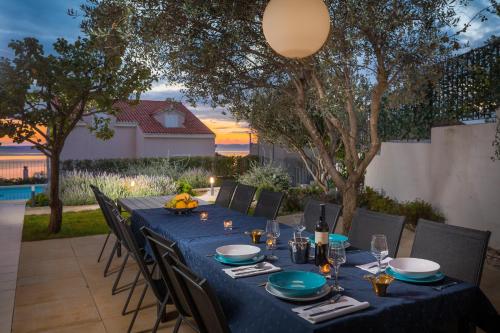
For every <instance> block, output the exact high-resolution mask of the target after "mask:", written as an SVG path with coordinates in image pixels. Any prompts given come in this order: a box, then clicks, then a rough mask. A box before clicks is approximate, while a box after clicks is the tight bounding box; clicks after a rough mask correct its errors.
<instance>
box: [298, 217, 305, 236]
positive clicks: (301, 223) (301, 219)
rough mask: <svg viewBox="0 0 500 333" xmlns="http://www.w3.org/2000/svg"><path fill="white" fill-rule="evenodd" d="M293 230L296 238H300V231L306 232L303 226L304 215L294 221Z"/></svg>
mask: <svg viewBox="0 0 500 333" xmlns="http://www.w3.org/2000/svg"><path fill="white" fill-rule="evenodd" d="M295 230H296V231H297V235H298V236H297V237H298V238H301V237H302V231H304V230H306V226H305V224H304V215H301V216H300V219H298V220H296V221H295Z"/></svg>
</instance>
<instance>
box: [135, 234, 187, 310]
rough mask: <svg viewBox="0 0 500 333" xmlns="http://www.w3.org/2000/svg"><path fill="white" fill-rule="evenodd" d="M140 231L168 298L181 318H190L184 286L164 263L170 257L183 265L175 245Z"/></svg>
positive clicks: (157, 236)
mask: <svg viewBox="0 0 500 333" xmlns="http://www.w3.org/2000/svg"><path fill="white" fill-rule="evenodd" d="M141 231H142V233H143V234H144V237H146V240H147V242H148V244H149V245H150V246H151V250H152V252H153V257H154V259H155V262H156V263H157V265H158V269H159V271H160V275H161V277H162V279H163V281H164V283H165V285H166V286H167V287H168V290H169V292H170V296H171V297H172V301H173V302H174V305H175V307H176V309H177V311H178V312H179V313H180V314H181V315H182V316H192V313H191V305H190V303H189V300H188V298H186V295H185V294H186V290H185V288H184V286H183V285H182V284H180V283H179V281H178V279H177V277H176V276H175V272H174V271H173V270H172V267H171V265H169V264H167V262H166V258H167V256H171V257H173V258H176V259H178V260H179V261H180V262H182V263H184V260H183V259H182V255H181V253H180V251H179V249H178V247H177V244H176V243H175V242H171V241H169V240H167V239H165V238H163V237H162V236H161V235H159V234H157V233H155V232H154V231H152V230H151V229H148V228H146V227H142V228H141Z"/></svg>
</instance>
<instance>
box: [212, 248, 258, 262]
mask: <svg viewBox="0 0 500 333" xmlns="http://www.w3.org/2000/svg"><path fill="white" fill-rule="evenodd" d="M215 252H216V253H217V254H218V255H220V256H222V257H225V258H228V259H230V260H233V261H243V260H248V259H252V258H253V257H255V256H257V255H258V254H259V253H260V248H258V247H257V246H253V245H225V246H221V247H218V248H217V249H216V250H215Z"/></svg>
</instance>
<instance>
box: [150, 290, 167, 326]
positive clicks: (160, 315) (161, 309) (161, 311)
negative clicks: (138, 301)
mask: <svg viewBox="0 0 500 333" xmlns="http://www.w3.org/2000/svg"><path fill="white" fill-rule="evenodd" d="M167 300H168V297H167V298H165V300H164V301H163V302H162V303H161V304H160V306H159V308H158V315H157V318H156V322H155V326H154V327H153V330H152V331H151V333H156V331H157V330H158V326H160V322H161V321H162V318H163V317H164V315H163V314H164V312H165V307H166V305H167Z"/></svg>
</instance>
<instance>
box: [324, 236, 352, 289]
mask: <svg viewBox="0 0 500 333" xmlns="http://www.w3.org/2000/svg"><path fill="white" fill-rule="evenodd" d="M328 252H329V253H328V262H329V263H330V266H332V268H333V269H334V272H335V284H334V285H333V287H332V289H333V290H334V291H337V292H338V291H342V290H344V288H342V287H341V286H340V285H339V270H340V266H341V265H342V264H344V263H345V262H346V260H347V259H346V255H345V247H344V243H343V242H330V244H329V251H328Z"/></svg>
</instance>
